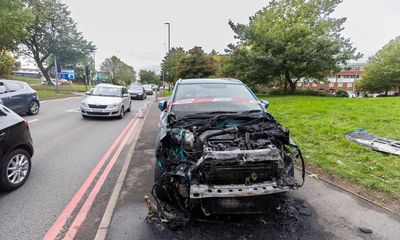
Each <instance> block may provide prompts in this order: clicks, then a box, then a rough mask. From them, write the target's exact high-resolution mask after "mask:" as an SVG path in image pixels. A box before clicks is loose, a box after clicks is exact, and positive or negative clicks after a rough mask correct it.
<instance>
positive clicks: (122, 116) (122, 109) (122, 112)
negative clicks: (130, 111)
mask: <svg viewBox="0 0 400 240" xmlns="http://www.w3.org/2000/svg"><path fill="white" fill-rule="evenodd" d="M124 110H125V109H124V107H121V112H120V113H119V118H120V119H123V118H124V112H125V111H124Z"/></svg>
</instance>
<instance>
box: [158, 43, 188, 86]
mask: <svg viewBox="0 0 400 240" xmlns="http://www.w3.org/2000/svg"><path fill="white" fill-rule="evenodd" d="M185 56H186V53H185V50H184V49H183V48H181V47H179V48H172V49H171V51H170V53H167V55H166V56H165V57H164V59H163V61H162V63H161V71H162V73H164V79H165V81H166V82H169V83H170V84H171V83H174V82H175V81H176V80H178V79H179V78H178V69H179V64H180V62H181V60H182V59H183V58H184V57H185Z"/></svg>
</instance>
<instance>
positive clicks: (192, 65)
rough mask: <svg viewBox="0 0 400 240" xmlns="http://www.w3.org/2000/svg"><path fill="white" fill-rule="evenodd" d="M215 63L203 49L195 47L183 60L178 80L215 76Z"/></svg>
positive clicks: (180, 63) (179, 68)
mask: <svg viewBox="0 0 400 240" xmlns="http://www.w3.org/2000/svg"><path fill="white" fill-rule="evenodd" d="M215 73H216V69H215V62H214V60H213V58H211V57H210V56H208V55H207V54H205V52H204V51H203V49H202V48H201V47H197V46H196V47H193V48H192V49H190V50H189V51H188V52H187V55H186V56H185V57H184V58H182V59H181V61H180V62H179V66H178V78H205V77H210V76H213V75H215Z"/></svg>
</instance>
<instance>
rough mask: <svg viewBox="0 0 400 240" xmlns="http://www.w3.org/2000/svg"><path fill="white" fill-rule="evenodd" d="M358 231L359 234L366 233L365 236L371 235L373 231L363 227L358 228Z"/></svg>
mask: <svg viewBox="0 0 400 240" xmlns="http://www.w3.org/2000/svg"><path fill="white" fill-rule="evenodd" d="M358 230H360V231H361V232H363V233H366V234H371V233H373V232H374V231H372V229H369V228H365V227H358Z"/></svg>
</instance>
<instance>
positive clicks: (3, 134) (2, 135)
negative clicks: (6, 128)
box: [0, 132, 6, 141]
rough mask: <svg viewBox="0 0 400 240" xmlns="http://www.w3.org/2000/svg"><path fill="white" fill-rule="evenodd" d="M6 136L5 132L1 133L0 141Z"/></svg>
mask: <svg viewBox="0 0 400 240" xmlns="http://www.w3.org/2000/svg"><path fill="white" fill-rule="evenodd" d="M5 136H6V133H5V132H2V133H0V141H1V140H3V139H4V137H5Z"/></svg>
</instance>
